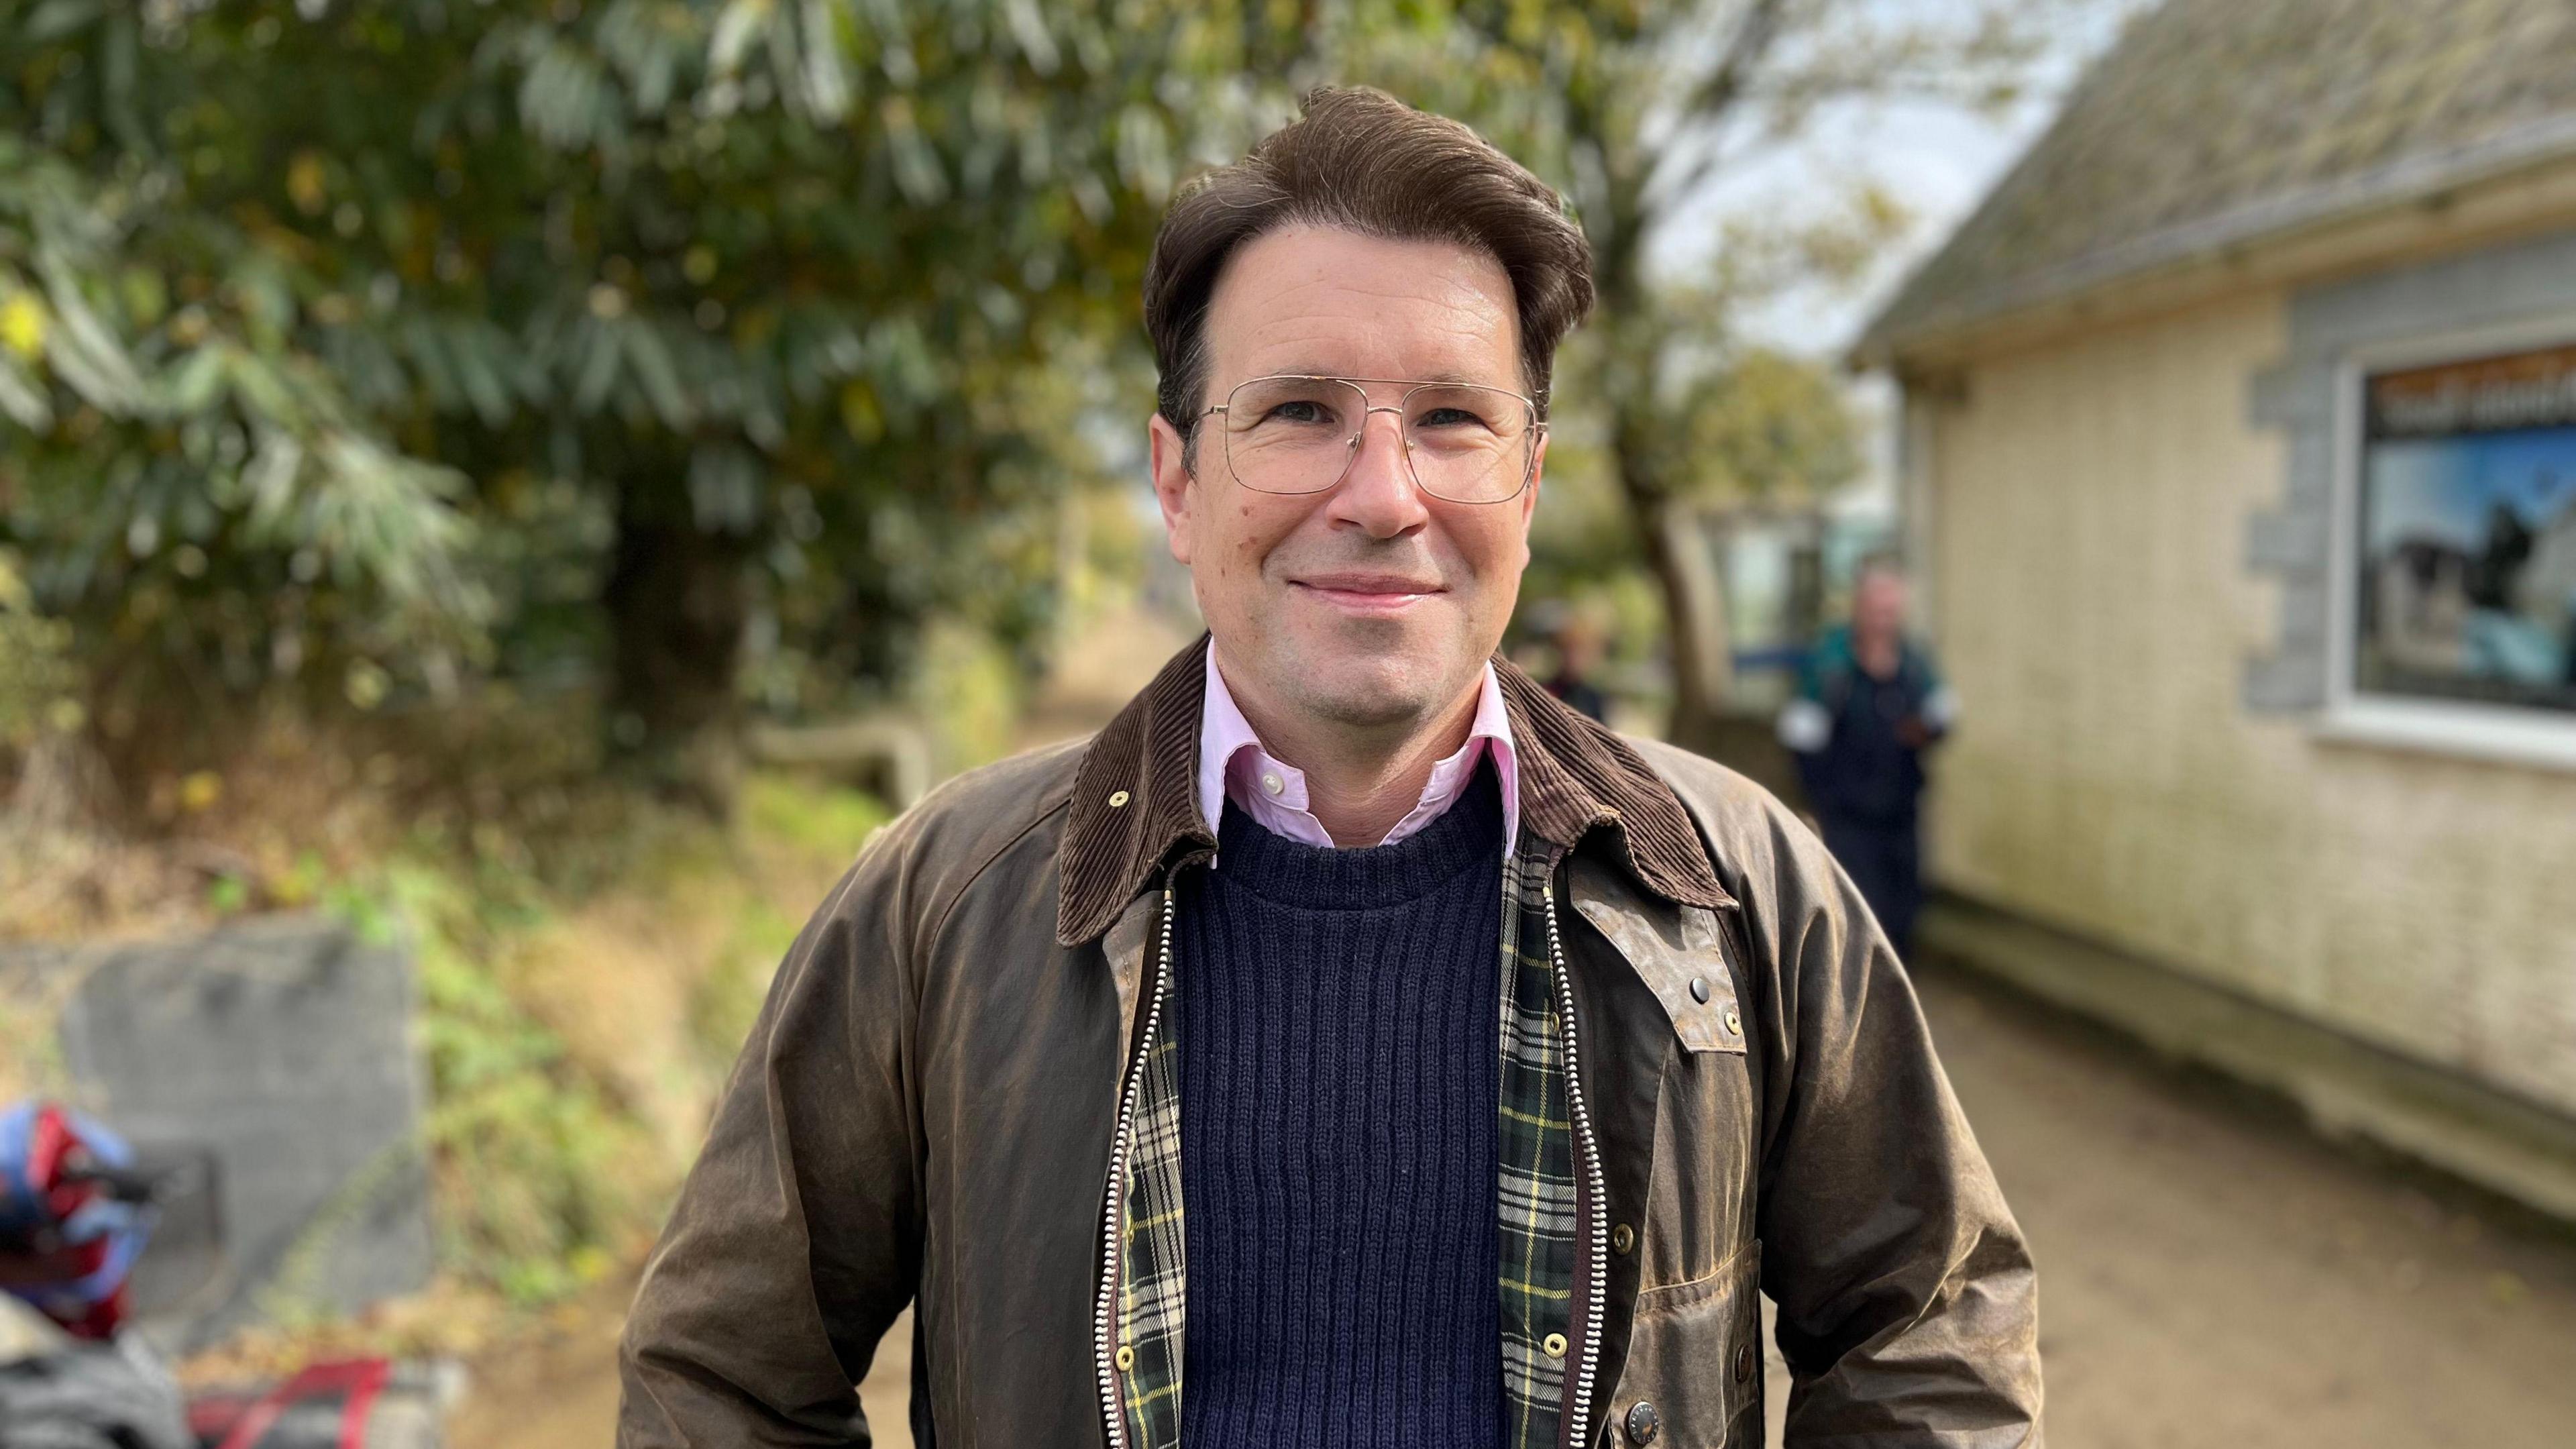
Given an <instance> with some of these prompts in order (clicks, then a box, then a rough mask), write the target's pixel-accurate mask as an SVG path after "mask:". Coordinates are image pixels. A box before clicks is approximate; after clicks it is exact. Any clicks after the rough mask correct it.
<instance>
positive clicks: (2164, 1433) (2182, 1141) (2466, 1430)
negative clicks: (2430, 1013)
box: [452, 973, 2576, 1449]
mask: <svg viewBox="0 0 2576 1449" xmlns="http://www.w3.org/2000/svg"><path fill="white" fill-rule="evenodd" d="M1922 987H1923V995H1924V1001H1925V1004H1926V1006H1927V1008H1928V1009H1929V1011H1930V1013H1931V1015H1932V1020H1933V1027H1934V1031H1935V1033H1936V1035H1937V1036H1938V1039H1939V1042H1940V1046H1941V1052H1942V1057H1943V1060H1944V1061H1945V1062H1946V1063H1947V1064H1948V1066H1949V1069H1950V1074H1951V1077H1952V1079H1953V1081H1954V1082H1955V1083H1956V1085H1957V1087H1958V1091H1959V1096H1960V1098H1961V1100H1962V1101H1963V1102H1965V1103H1966V1105H1967V1109H1968V1115H1969V1119H1970V1120H1971V1121H1972V1122H1974V1123H1975V1125H1976V1129H1977V1136H1978V1139H1979V1140H1980V1141H1981V1142H1983V1143H1984V1144H1985V1147H1986V1151H1987V1153H1988V1155H1989V1156H1990V1157H1991V1158H1992V1159H1993V1161H1994V1164H1995V1171H1996V1174H1997V1175H1998V1176H1999V1177H2000V1178H2001V1179H2002V1181H2003V1184H2004V1190H2005V1192H2006V1194H2007V1195H2008V1196H2009V1197H2010V1198H2011V1200H2012V1204H2013V1208H2014V1210H2015V1212H2016V1213H2017V1214H2019V1216H2020V1218H2021V1221H2022V1224H2023V1226H2024V1227H2025V1228H2026V1229H2027V1230H2028V1232H2029V1234H2030V1237H2031V1242H2032V1244H2033V1246H2034V1248H2035V1250H2036V1252H2037V1253H2038V1256H2039V1262H2040V1274H2041V1276H2040V1283H2041V1324H2042V1349H2043V1352H2044V1354H2045V1357H2046V1362H2047V1372H2048V1406H2049V1407H2048V1419H2049V1437H2050V1439H2051V1440H2052V1441H2054V1442H2056V1443H2058V1444H2061V1445H2066V1446H2070V1449H2203V1446H2209V1445H2245V1446H2260V1449H2399V1446H2407V1449H2416V1446H2448V1445H2472V1444H2473V1445H2477V1446H2480V1449H2526V1446H2527V1449H2544V1446H2547V1449H2563V1446H2565V1445H2566V1444H2568V1443H2570V1442H2571V1435H2570V1430H2569V1427H2568V1426H2569V1425H2571V1424H2576V1246H2571V1245H2570V1244H2568V1243H2566V1242H2561V1241H2556V1240H2549V1239H2543V1238H2537V1237H2532V1236H2527V1235H2524V1234H2522V1233H2519V1232H2516V1231H2514V1230H2511V1229H2507V1228H2502V1227H2499V1226H2497V1225H2496V1223H2495V1222H2494V1221H2492V1220H2490V1219H2488V1218H2486V1217H2483V1216H2480V1215H2478V1214H2476V1213H2473V1212H2469V1211H2464V1210H2462V1209H2461V1208H2459V1207H2457V1206H2445V1205H2444V1204H2442V1203H2440V1202H2438V1201H2436V1200H2435V1198H2433V1197H2432V1196H2430V1195H2428V1194H2426V1193H2425V1192H2423V1191H2419V1190H2418V1189H2416V1188H2414V1187H2411V1186H2409V1185H2407V1184H2405V1183H2403V1182H2401V1181H2397V1180H2395V1179H2393V1178H2391V1177H2390V1176H2389V1175H2387V1174H2385V1173H2382V1172H2380V1171H2377V1170H2375V1169H2373V1168H2371V1167H2368V1166H2365V1165H2362V1164H2360V1163H2357V1162H2354V1161H2352V1160H2350V1159H2347V1158H2345V1157H2343V1156H2341V1155H2339V1154H2337V1153H2336V1152H2334V1151H2332V1150H2330V1149H2328V1148H2326V1147H2324V1146H2322V1145H2320V1144H2319V1143H2317V1142H2315V1141H2313V1140H2311V1139H2310V1138H2308V1137H2306V1136H2305V1135H2303V1134H2302V1133H2300V1132H2299V1131H2298V1130H2296V1129H2295V1128H2293V1127H2290V1126H2287V1125H2283V1124H2276V1123H2273V1122H2270V1121H2267V1120H2264V1119H2262V1118H2260V1117H2258V1116H2254V1115H2249V1114H2248V1113H2246V1112H2244V1111H2243V1110H2240V1109H2239V1108H2238V1107H2237V1106H2236V1105H2234V1104H2233V1103H2230V1102H2227V1101H2223V1100H2220V1099H2218V1098H2217V1097H2216V1096H2215V1095H2214V1094H2211V1093H2209V1092H2206V1091H2203V1090H2199V1089H2195V1088H2191V1087H2189V1086H2186V1085H2183V1084H2179V1083H2177V1082H2176V1081H2174V1080H2173V1079H2171V1078H2170V1077H2168V1076H2166V1075H2165V1074H2163V1073H2162V1072H2161V1071H2159V1070H2157V1069H2155V1068H2153V1067H2152V1066H2149V1065H2147V1064H2144V1063H2142V1062H2140V1061H2138V1060H2136V1059H2135V1058H2133V1057H2132V1056H2131V1055H2129V1054H2128V1053H2127V1052H2126V1051H2124V1050H2121V1049H2118V1048H2116V1047H2106V1046H2105V1044H2104V1043H2103V1042H2102V1041H2101V1040H2099V1039H2097V1038H2095V1037H2093V1036H2091V1035H2089V1034H2087V1033H2084V1032H2082V1031H2079V1030H2077V1029H2074V1028H2070V1027H2068V1026H2066V1025H2064V1024H2063V1023H2061V1022H2059V1021H2057V1020H2056V1019H2054V1018H2050V1017H2046V1016H2043V1015H2040V1014H2038V1013H2036V1012H2034V1011H2031V1010H2029V1009H2027V1008H2023V1007H2020V1006H2018V1005H2017V1004H2015V1003H2014V1002H2012V1001H2011V1000H2009V999H2007V998H2002V997H1997V996H1994V995H1991V994H1988V993H1987V992H1985V991H1984V990H1982V989H1979V988H1973V987H1971V986H1970V985H1969V984H1967V983H1965V982H1963V981H1961V980H1960V979H1958V978H1956V977H1953V976H1950V975H1947V974H1942V973H1933V974H1929V975H1927V976H1926V977H1925V978H1924V980H1923V982H1922ZM623 1301H624V1300H623V1297H622V1296H620V1295H619V1294H605V1293H604V1294H603V1295H601V1296H600V1298H599V1299H597V1300H596V1301H595V1302H594V1303H593V1304H591V1305H589V1311H588V1312H587V1314H586V1315H580V1316H578V1318H577V1321H576V1322H575V1323H574V1324H573V1325H571V1326H569V1327H567V1328H565V1329H564V1330H563V1331H562V1332H561V1333H559V1334H558V1335H556V1336H555V1338H554V1339H552V1340H551V1341H549V1342H546V1343H543V1344H539V1345H536V1346H534V1347H532V1348H529V1349H527V1350H526V1351H523V1352H515V1353H513V1354H512V1355H511V1356H510V1357H509V1359H508V1360H507V1361H506V1362H505V1363H503V1364H501V1365H499V1366H487V1367H486V1368H485V1370H484V1372H483V1373H482V1374H481V1375H480V1376H478V1380H477V1383H476V1392H475V1394H474V1396H473V1401H472V1402H471V1403H470V1404H469V1405H468V1407H467V1409H466V1411H465V1412H464V1413H463V1415H462V1416H461V1417H460V1418H459V1419H458V1420H457V1422H456V1424H455V1426H454V1429H453V1430H452V1434H453V1443H454V1445H455V1449H577V1446H590V1445H605V1444H607V1443H608V1441H609V1437H610V1426H611V1424H612V1423H613V1421H614V1415H615V1411H616V1403H617V1384H616V1367H615V1363H616V1360H615V1355H614V1347H613V1345H614V1334H615V1312H616V1309H617V1307H618V1306H620V1305H622V1303H623ZM910 1333H911V1328H910V1325H909V1323H899V1324H898V1325H897V1326H896V1329H895V1332H894V1333H893V1334H892V1335H891V1336H890V1337H889V1339H888V1341H887V1343H886V1345H885V1348H884V1350H883V1351H882V1352H881V1353H880V1354H879V1355H878V1359H877V1364H876V1368H875V1371H874V1372H873V1373H871V1374H870V1376H869V1379H868V1383H867V1385H866V1386H865V1391H864V1392H865V1397H866V1400H867V1405H868V1417H869V1421H870V1423H871V1424H874V1425H876V1426H878V1440H877V1442H878V1443H879V1444H881V1445H890V1446H900V1449H908V1446H909V1445H910V1443H911V1440H910V1437H909V1435H908V1434H906V1432H905V1431H904V1427H903V1426H904V1398H905V1394H906V1392H907V1386H906V1384H907V1376H908V1374H909V1349H910V1343H911V1338H910ZM1077 1351H1078V1350H1077ZM1774 1385H1775V1389H1774V1393H1773V1423H1774V1428H1773V1442H1775V1443H1776V1442H1778V1433H1779V1430H1778V1427H1777V1426H1778V1420H1779V1416H1780V1414H1781V1412H1782V1409H1783V1407H1784V1403H1783V1401H1784V1399H1785V1397H1786V1396H1785V1394H1784V1393H1782V1392H1780V1388H1781V1386H1782V1381H1781V1379H1780V1378H1779V1377H1778V1371H1777V1369H1776V1366H1775V1378H1774Z"/></svg>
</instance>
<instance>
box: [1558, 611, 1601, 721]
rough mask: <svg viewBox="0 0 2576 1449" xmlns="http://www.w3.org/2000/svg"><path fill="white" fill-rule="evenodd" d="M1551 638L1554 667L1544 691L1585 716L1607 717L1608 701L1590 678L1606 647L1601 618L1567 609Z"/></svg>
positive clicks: (1596, 670)
mask: <svg viewBox="0 0 2576 1449" xmlns="http://www.w3.org/2000/svg"><path fill="white" fill-rule="evenodd" d="M1550 640H1551V642H1553V643H1554V644H1555V645H1556V670H1555V672H1554V673H1552V674H1550V675H1549V676H1548V677H1547V680H1546V681H1545V688H1546V689H1547V692H1548V693H1550V694H1552V695H1555V696H1556V697H1557V698H1558V699H1561V700H1563V701H1565V705H1566V707H1567V708H1568V709H1571V710H1573V711H1574V712H1575V713H1576V714H1579V715H1582V716H1583V717H1584V718H1585V719H1589V720H1606V719H1608V718H1609V717H1610V716H1609V713H1608V711H1609V707H1610V701H1609V699H1608V698H1607V697H1606V696H1604V695H1603V694H1602V693H1601V687H1600V686H1599V685H1597V684H1594V683H1593V682H1592V678H1593V676H1594V675H1595V674H1597V673H1598V672H1599V671H1600V669H1601V660H1602V658H1603V656H1604V655H1605V654H1607V652H1608V649H1609V637H1608V634H1607V632H1606V631H1605V630H1603V629H1602V627H1601V624H1600V622H1599V621H1598V620H1596V619H1594V618H1593V617H1592V616H1591V615H1590V614H1587V613H1585V612H1584V611H1583V610H1581V609H1568V610H1566V611H1565V617H1564V618H1563V619H1561V620H1560V621H1558V623H1557V626H1556V628H1555V630H1554V631H1553V632H1552V633H1551V635H1550Z"/></svg>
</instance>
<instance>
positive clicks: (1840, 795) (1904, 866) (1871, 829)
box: [1780, 559, 1958, 956]
mask: <svg viewBox="0 0 2576 1449" xmlns="http://www.w3.org/2000/svg"><path fill="white" fill-rule="evenodd" d="M1906 608H1907V597H1906V585H1905V575H1904V574H1902V573H1901V572H1899V571H1898V570H1897V568H1896V566H1895V565H1894V564H1893V563H1890V562H1887V561H1885V560H1882V559H1873V560H1871V561H1869V562H1867V563H1864V564H1863V565H1862V566H1861V571H1860V577H1859V578H1858V579H1857V580H1856V581H1855V582H1854V584H1853V586H1852V616H1851V620H1850V622H1848V623H1844V624H1837V625H1835V626H1833V627H1832V628H1830V629H1827V630H1826V631H1825V632H1824V634H1823V635H1822V637H1820V638H1819V639H1818V640H1817V641H1816V646H1815V648H1814V649H1813V650H1812V651H1810V652H1809V654H1808V656H1807V659H1806V662H1805V663H1804V665H1803V666H1801V667H1800V669H1799V671H1798V692H1797V694H1796V696H1795V697H1794V698H1792V699H1791V700H1790V701H1789V703H1788V705H1787V706H1786V707H1785V708H1783V709H1782V710H1781V711H1780V742H1781V743H1782V744H1784V745H1786V746H1788V747H1789V750H1790V752H1791V753H1792V754H1793V755H1795V756H1796V758H1797V761H1798V778H1799V782H1800V783H1801V784H1802V785H1804V786H1805V788H1806V792H1807V803H1808V807H1809V809H1811V810H1812V811H1813V812H1814V813H1815V817H1816V825H1817V829H1818V831H1819V833H1821V834H1822V835H1823V836H1824V838H1825V846H1826V848H1827V849H1829V850H1831V851H1832V852H1833V854H1834V858H1835V859H1836V860H1838V861H1840V862H1841V863H1842V867H1843V869H1844V870H1845V871H1847V872H1849V873H1850V875H1851V878H1852V881H1853V883H1854V884H1856V885H1858V886H1859V887H1860V892H1861V895H1862V897H1863V898H1864V899H1866V900H1867V901H1868V902H1869V907H1870V909H1871V911H1873V912H1875V913H1876V914H1877V916H1878V923H1879V925H1880V926H1881V927H1883V928H1884V929H1885V930H1886V932H1887V938H1888V940H1889V941H1890V942H1891V943H1892V944H1893V945H1895V947H1896V949H1897V953H1898V954H1899V955H1900V956H1903V955H1910V954H1911V951H1912V946H1913V937H1914V919H1915V917H1916V916H1917V915H1918V914H1920V913H1921V910H1922V906H1923V851H1922V844H1921V836H1922V799H1923V786H1924V772H1923V757H1924V755H1925V754H1926V753H1928V752H1929V751H1930V750H1931V748H1932V747H1933V746H1934V745H1936V744H1938V743H1940V741H1941V739H1942V738H1943V737H1944V736H1945V735H1947V734H1948V733H1949V732H1950V728H1951V726H1952V724H1953V723H1955V722H1956V718H1957V715H1958V702H1957V700H1956V698H1955V697H1953V696H1952V695H1951V693H1950V691H1949V689H1948V688H1947V687H1946V686H1944V685H1943V684H1942V682H1941V672H1940V670H1939V669H1938V668H1937V667H1936V666H1935V665H1934V664H1933V661H1932V651H1931V650H1930V649H1929V648H1928V647H1926V646H1925V645H1924V644H1923V643H1922V642H1921V641H1920V640H1917V639H1914V638H1911V637H1909V636H1908V635H1907V633H1906V628H1905V622H1906Z"/></svg>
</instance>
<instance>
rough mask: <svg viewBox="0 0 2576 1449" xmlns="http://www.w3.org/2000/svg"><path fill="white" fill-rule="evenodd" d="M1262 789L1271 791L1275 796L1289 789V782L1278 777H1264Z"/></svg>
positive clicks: (1262, 778)
mask: <svg viewBox="0 0 2576 1449" xmlns="http://www.w3.org/2000/svg"><path fill="white" fill-rule="evenodd" d="M1261 788H1262V789H1264V790H1267V791H1269V792H1270V793H1271V794H1273V795H1276V794H1278V793H1279V792H1280V791H1282V790H1285V789H1287V788H1288V782H1287V781H1285V780H1282V779H1280V778H1279V777H1278V776H1277V775H1264V776H1262V777H1261Z"/></svg>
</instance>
